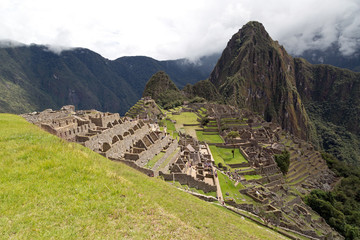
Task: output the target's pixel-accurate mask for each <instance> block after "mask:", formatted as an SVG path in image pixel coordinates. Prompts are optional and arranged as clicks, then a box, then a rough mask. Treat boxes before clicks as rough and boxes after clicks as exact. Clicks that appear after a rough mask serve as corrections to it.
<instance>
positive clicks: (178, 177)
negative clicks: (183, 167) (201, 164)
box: [159, 171, 217, 193]
mask: <svg viewBox="0 0 360 240" xmlns="http://www.w3.org/2000/svg"><path fill="white" fill-rule="evenodd" d="M159 176H162V177H164V179H165V180H166V181H173V180H174V181H178V182H179V183H180V184H182V185H188V186H189V187H190V188H196V189H198V190H203V191H204V192H205V193H207V192H216V190H217V189H216V186H215V185H214V186H212V185H209V184H207V183H205V182H203V181H199V180H196V179H194V178H193V177H192V176H190V175H187V174H185V173H173V174H164V173H163V172H161V171H160V172H159Z"/></svg>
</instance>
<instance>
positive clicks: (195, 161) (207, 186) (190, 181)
mask: <svg viewBox="0 0 360 240" xmlns="http://www.w3.org/2000/svg"><path fill="white" fill-rule="evenodd" d="M179 136H180V139H179V146H180V149H181V153H180V155H179V156H178V158H177V159H176V161H175V162H174V163H173V164H172V165H171V166H169V173H168V174H166V173H163V172H161V173H160V176H163V177H164V179H165V180H167V181H178V182H179V183H180V184H185V185H188V186H189V187H194V188H196V189H199V190H203V191H204V192H205V193H207V192H216V189H217V188H216V184H215V179H214V167H213V162H212V158H211V155H210V154H211V153H210V150H209V148H208V147H207V145H206V144H201V143H199V142H198V141H197V140H196V139H194V138H193V137H191V136H189V135H185V134H181V133H180V135H179Z"/></svg>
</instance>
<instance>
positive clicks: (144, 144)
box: [22, 105, 177, 176]
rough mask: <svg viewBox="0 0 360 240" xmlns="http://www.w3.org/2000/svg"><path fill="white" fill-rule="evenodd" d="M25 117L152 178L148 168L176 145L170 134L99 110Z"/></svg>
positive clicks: (70, 109)
mask: <svg viewBox="0 0 360 240" xmlns="http://www.w3.org/2000/svg"><path fill="white" fill-rule="evenodd" d="M22 116H23V117H24V118H25V119H27V120H28V121H29V122H31V123H33V124H35V125H37V126H39V127H41V128H42V129H44V130H46V131H48V132H49V133H51V134H54V135H56V136H58V137H60V138H63V139H65V140H67V141H70V142H77V143H79V144H81V145H83V146H85V147H87V148H90V149H91V150H93V151H94V152H97V153H99V154H101V155H103V156H104V157H107V158H109V159H112V160H116V161H122V162H124V163H126V164H128V165H130V166H132V167H134V168H136V169H137V170H139V171H142V172H144V173H146V174H147V175H149V176H154V172H153V171H152V170H150V169H146V168H144V165H145V164H146V163H147V162H148V161H149V160H150V159H152V158H153V157H154V156H155V155H156V154H158V153H160V152H161V151H164V150H166V149H167V148H168V147H169V146H170V145H172V144H173V143H174V142H176V141H175V140H174V139H172V138H171V137H170V136H169V134H167V133H165V132H162V131H159V130H158V128H157V127H156V126H155V125H151V124H149V123H145V122H144V121H142V120H139V119H131V118H127V117H120V116H119V114H118V113H103V112H99V111H96V110H80V111H75V107H74V106H72V105H69V106H64V107H62V108H61V109H60V110H59V111H53V110H51V109H47V110H45V111H43V112H34V113H30V114H24V115H22ZM176 144H177V143H176Z"/></svg>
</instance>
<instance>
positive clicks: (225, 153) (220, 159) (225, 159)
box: [209, 146, 247, 169]
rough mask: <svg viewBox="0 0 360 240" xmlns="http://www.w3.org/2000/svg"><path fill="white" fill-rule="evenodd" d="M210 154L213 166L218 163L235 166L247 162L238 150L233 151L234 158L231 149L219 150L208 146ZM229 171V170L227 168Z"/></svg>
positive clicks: (219, 148)
mask: <svg viewBox="0 0 360 240" xmlns="http://www.w3.org/2000/svg"><path fill="white" fill-rule="evenodd" d="M209 148H210V151H211V154H212V155H213V158H214V161H215V164H216V165H218V164H219V163H222V164H223V165H225V164H236V163H242V162H247V161H246V159H245V158H244V156H243V155H242V154H241V153H240V151H239V150H238V149H235V151H234V158H233V155H232V152H231V151H232V150H233V149H231V148H221V147H216V146H209ZM228 168H229V169H231V168H230V167H229V166H228Z"/></svg>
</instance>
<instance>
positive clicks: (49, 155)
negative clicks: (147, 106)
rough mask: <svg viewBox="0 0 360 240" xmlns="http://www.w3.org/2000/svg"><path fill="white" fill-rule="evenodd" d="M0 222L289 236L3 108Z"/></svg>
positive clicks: (17, 234)
mask: <svg viewBox="0 0 360 240" xmlns="http://www.w3.org/2000/svg"><path fill="white" fill-rule="evenodd" d="M0 149H1V150H0V159H1V160H0V172H1V174H0V176H1V177H0V189H1V191H0V199H2V200H1V205H0V213H1V214H0V229H1V236H2V238H6V239H7V238H17V239H39V238H47V239H49V238H55V239H79V238H87V239H104V238H106V239H121V238H128V239H239V238H240V239H282V236H279V235H277V234H275V233H274V232H271V231H269V230H268V229H264V228H261V227H259V226H257V225H255V224H253V223H251V222H248V221H247V220H244V219H241V218H240V217H239V216H238V215H234V214H232V213H230V212H227V211H225V210H223V209H222V208H218V207H217V206H215V205H212V204H209V203H206V202H204V201H201V200H199V199H197V198H195V197H193V196H190V195H188V194H186V193H183V192H181V191H178V190H177V189H175V188H173V187H171V186H170V185H168V184H166V183H164V182H163V181H162V180H160V179H154V178H148V177H147V176H145V175H143V174H141V173H139V172H136V171H135V170H133V169H131V168H129V167H127V166H125V165H122V164H120V163H115V162H111V161H109V160H108V159H105V158H103V157H102V156H100V155H98V154H96V153H94V152H92V151H90V150H89V149H86V148H84V147H82V146H80V145H77V144H73V143H68V142H65V141H63V140H61V139H59V138H57V137H55V136H53V135H50V134H48V133H46V132H43V131H41V130H40V129H38V128H37V127H36V126H34V125H31V124H29V123H27V122H26V121H25V120H24V119H22V118H21V117H19V116H14V115H9V114H1V115H0Z"/></svg>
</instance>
